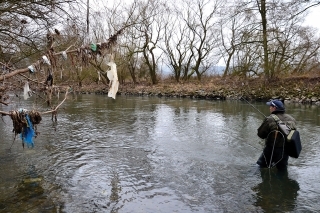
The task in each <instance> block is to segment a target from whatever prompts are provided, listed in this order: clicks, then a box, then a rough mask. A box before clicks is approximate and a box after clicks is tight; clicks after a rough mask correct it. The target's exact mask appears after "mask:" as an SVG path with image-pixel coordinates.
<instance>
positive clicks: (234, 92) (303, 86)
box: [75, 77, 320, 105]
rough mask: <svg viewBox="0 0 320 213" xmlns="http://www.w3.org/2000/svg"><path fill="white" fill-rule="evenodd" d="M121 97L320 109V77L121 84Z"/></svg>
mask: <svg viewBox="0 0 320 213" xmlns="http://www.w3.org/2000/svg"><path fill="white" fill-rule="evenodd" d="M75 91H78V92H80V93H96V94H107V93H108V87H107V86H106V85H103V84H100V85H86V86H84V87H81V88H77V87H75ZM118 95H136V96H159V97H177V98H195V99H212V100H226V99H240V98H241V97H245V98H246V99H249V100H255V101H265V100H269V99H275V98H279V99H283V100H285V101H287V102H294V103H304V104H316V105H320V77H290V78H282V79H275V80H273V81H266V80H264V79H246V80H241V79H239V78H226V79H223V78H221V77H215V78H210V79H205V80H203V81H202V82H201V83H199V82H198V81H190V82H187V83H186V82H183V83H177V82H174V81H170V80H164V81H160V82H159V83H158V84H156V85H151V84H147V83H140V84H136V85H134V84H132V83H120V85H119V90H118Z"/></svg>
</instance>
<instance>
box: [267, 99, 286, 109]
mask: <svg viewBox="0 0 320 213" xmlns="http://www.w3.org/2000/svg"><path fill="white" fill-rule="evenodd" d="M267 105H268V106H273V107H276V108H277V109H278V110H284V105H283V103H282V101H280V100H278V99H275V100H270V101H269V102H267Z"/></svg>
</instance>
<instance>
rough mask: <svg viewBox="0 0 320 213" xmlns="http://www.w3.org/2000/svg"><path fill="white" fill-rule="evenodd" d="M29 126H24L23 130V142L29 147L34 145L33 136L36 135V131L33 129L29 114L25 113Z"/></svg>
mask: <svg viewBox="0 0 320 213" xmlns="http://www.w3.org/2000/svg"><path fill="white" fill-rule="evenodd" d="M25 117H26V121H27V126H26V127H24V128H23V130H22V132H21V135H20V136H21V139H22V142H23V143H25V144H26V145H27V147H28V148H33V147H34V142H33V137H34V136H35V132H34V130H33V126H32V122H31V121H30V117H29V115H28V114H26V115H25Z"/></svg>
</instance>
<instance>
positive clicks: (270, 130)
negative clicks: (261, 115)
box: [257, 99, 296, 169]
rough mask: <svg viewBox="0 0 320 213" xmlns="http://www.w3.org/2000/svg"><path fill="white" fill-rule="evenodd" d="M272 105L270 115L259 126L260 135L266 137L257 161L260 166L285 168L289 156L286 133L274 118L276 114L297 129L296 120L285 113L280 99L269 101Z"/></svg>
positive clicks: (268, 103) (269, 104)
mask: <svg viewBox="0 0 320 213" xmlns="http://www.w3.org/2000/svg"><path fill="white" fill-rule="evenodd" d="M267 105H268V106H270V113H271V114H270V116H268V117H267V118H266V119H265V120H264V121H263V123H262V124H261V126H260V127H259V128H258V136H259V137H260V138H262V139H265V148H264V149H263V152H262V154H261V156H260V158H259V159H258V161H257V164H258V165H259V166H260V167H267V168H271V167H274V166H276V167H277V168H278V169H285V168H286V167H287V165H288V159H289V156H288V154H287V152H286V150H285V135H283V134H282V133H281V132H280V131H279V129H278V124H277V122H276V120H275V118H274V115H276V116H277V117H278V118H279V119H280V120H281V121H283V122H285V123H286V124H287V125H288V126H289V127H290V128H292V129H296V121H295V119H294V118H293V117H291V116H290V115H288V114H286V113H285V108H284V105H283V103H282V101H280V100H277V99H275V100H271V101H269V102H267Z"/></svg>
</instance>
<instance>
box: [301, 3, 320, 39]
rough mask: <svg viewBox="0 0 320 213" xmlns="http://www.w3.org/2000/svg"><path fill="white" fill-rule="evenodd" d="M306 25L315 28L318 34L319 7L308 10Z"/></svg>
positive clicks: (319, 26)
mask: <svg viewBox="0 0 320 213" xmlns="http://www.w3.org/2000/svg"><path fill="white" fill-rule="evenodd" d="M305 23H306V24H307V25H310V26H312V27H315V28H317V29H318V30H319V33H320V6H317V7H314V8H312V9H310V12H309V15H308V16H307V18H306V22H305Z"/></svg>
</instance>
